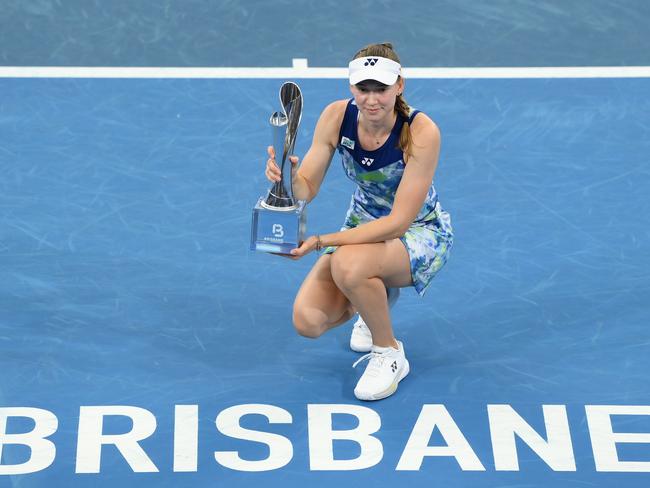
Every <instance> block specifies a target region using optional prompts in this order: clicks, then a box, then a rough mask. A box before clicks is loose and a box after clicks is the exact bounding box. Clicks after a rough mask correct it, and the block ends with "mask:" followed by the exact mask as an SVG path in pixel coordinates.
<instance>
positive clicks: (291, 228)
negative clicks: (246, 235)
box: [250, 196, 307, 254]
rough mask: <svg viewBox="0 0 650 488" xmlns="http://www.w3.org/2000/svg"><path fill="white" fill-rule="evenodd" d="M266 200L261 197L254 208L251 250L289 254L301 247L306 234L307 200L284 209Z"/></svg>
mask: <svg viewBox="0 0 650 488" xmlns="http://www.w3.org/2000/svg"><path fill="white" fill-rule="evenodd" d="M264 200H265V197H263V196H262V197H260V198H259V200H258V201H257V204H256V205H255V208H253V225H252V226H251V247H250V248H251V251H263V252H274V253H279V254H289V252H290V251H291V250H292V249H295V248H297V247H300V244H301V243H302V241H303V239H304V236H305V226H306V224H305V222H306V220H305V217H306V215H307V212H306V209H305V202H304V201H298V202H296V205H294V206H293V207H288V208H287V209H283V208H277V207H269V206H268V205H266V204H265V203H264Z"/></svg>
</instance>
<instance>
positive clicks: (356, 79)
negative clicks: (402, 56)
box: [348, 56, 402, 85]
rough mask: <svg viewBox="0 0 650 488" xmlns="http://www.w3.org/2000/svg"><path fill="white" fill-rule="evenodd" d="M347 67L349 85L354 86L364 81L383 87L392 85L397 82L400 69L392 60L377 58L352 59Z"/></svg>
mask: <svg viewBox="0 0 650 488" xmlns="http://www.w3.org/2000/svg"><path fill="white" fill-rule="evenodd" d="M348 67H349V70H350V84H351V85H356V84H357V83H360V82H362V81H364V80H375V81H378V82H379V83H383V84H384V85H392V84H393V83H395V82H396V81H397V77H398V76H399V75H400V70H401V68H402V67H401V66H400V64H399V63H397V62H395V61H393V60H392V59H388V58H382V57H379V56H366V57H363V58H357V59H353V60H352V61H350V64H349V65H348Z"/></svg>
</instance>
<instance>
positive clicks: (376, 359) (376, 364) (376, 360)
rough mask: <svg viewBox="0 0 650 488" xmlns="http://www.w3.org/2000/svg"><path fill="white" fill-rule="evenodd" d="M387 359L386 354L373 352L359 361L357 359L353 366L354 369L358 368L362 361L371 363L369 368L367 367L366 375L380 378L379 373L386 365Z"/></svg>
mask: <svg viewBox="0 0 650 488" xmlns="http://www.w3.org/2000/svg"><path fill="white" fill-rule="evenodd" d="M385 359H386V353H381V352H375V351H371V352H369V353H368V354H366V355H364V356H361V357H360V358H359V359H357V360H356V361H355V362H354V364H353V365H352V367H353V368H356V367H357V364H359V363H360V362H362V361H366V360H368V361H370V362H369V363H368V366H367V367H366V372H365V373H364V374H367V375H369V376H378V375H379V371H380V370H381V367H382V365H383V364H384V360H385Z"/></svg>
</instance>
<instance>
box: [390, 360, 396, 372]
mask: <svg viewBox="0 0 650 488" xmlns="http://www.w3.org/2000/svg"><path fill="white" fill-rule="evenodd" d="M390 369H392V370H393V373H394V372H395V371H397V361H393V364H391V365H390Z"/></svg>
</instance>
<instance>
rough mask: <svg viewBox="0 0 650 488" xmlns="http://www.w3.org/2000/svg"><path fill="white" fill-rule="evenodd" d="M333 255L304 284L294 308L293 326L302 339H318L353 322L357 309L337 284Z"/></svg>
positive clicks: (321, 258) (319, 263)
mask: <svg viewBox="0 0 650 488" xmlns="http://www.w3.org/2000/svg"><path fill="white" fill-rule="evenodd" d="M331 260H332V255H331V254H324V255H322V256H321V257H320V258H318V261H317V262H316V264H315V265H314V267H313V268H312V269H311V271H310V272H309V274H308V275H307V277H306V278H305V280H304V281H303V283H302V286H301V287H300V290H298V294H297V295H296V299H295V301H294V304H293V324H294V326H295V328H296V331H298V333H299V334H300V335H302V336H305V337H311V338H316V337H319V336H320V335H322V334H323V333H324V332H327V331H328V330H329V329H331V328H333V327H336V326H337V325H341V324H342V323H344V322H347V321H348V320H350V318H351V317H352V316H353V315H354V309H353V307H352V305H351V304H350V301H349V300H348V299H347V298H346V296H345V295H344V294H343V293H342V292H341V290H339V288H338V287H337V286H336V283H334V279H333V278H332V273H331V269H330V268H331Z"/></svg>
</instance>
